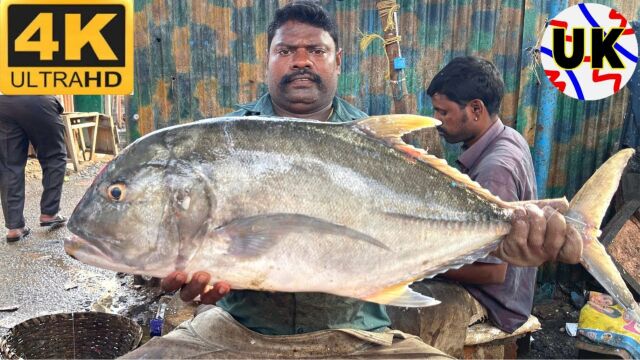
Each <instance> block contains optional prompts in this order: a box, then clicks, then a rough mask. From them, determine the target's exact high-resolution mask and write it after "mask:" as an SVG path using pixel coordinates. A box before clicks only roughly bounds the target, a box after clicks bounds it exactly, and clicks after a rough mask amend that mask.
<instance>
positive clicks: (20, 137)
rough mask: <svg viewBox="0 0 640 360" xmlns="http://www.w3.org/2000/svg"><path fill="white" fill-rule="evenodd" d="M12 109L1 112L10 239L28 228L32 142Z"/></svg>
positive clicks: (0, 158)
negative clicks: (26, 179)
mask: <svg viewBox="0 0 640 360" xmlns="http://www.w3.org/2000/svg"><path fill="white" fill-rule="evenodd" d="M9 110H10V109H4V111H0V139H1V140H2V141H0V199H1V200H2V212H3V214H4V220H5V227H6V228H7V229H9V232H8V233H7V238H14V237H16V236H19V235H20V234H21V233H22V231H23V230H24V227H25V221H24V216H23V210H24V199H25V191H24V168H25V166H26V163H27V153H28V148H29V141H28V140H27V135H26V134H25V132H24V131H23V130H22V129H21V128H20V127H19V126H18V125H17V124H16V123H15V122H14V121H13V119H11V118H10V117H9V116H7V114H6V112H8V111H9Z"/></svg>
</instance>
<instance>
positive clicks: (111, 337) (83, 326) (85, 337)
mask: <svg viewBox="0 0 640 360" xmlns="http://www.w3.org/2000/svg"><path fill="white" fill-rule="evenodd" d="M141 338H142V329H141V328H140V325H138V324H137V323H136V322H135V321H133V320H130V319H128V318H126V317H123V316H120V315H114V314H106V313H98V312H77V313H63V314H51V315H45V316H40V317H36V318H33V319H29V320H27V321H25V322H22V323H20V324H18V325H16V326H14V327H13V328H11V330H9V333H8V334H7V335H5V336H4V337H3V338H2V339H0V354H2V356H1V357H4V358H8V359H18V358H25V359H54V358H55V359H114V358H116V357H118V356H122V355H124V354H126V353H128V352H129V351H131V350H133V349H135V347H136V346H138V343H139V342H140V339H141Z"/></svg>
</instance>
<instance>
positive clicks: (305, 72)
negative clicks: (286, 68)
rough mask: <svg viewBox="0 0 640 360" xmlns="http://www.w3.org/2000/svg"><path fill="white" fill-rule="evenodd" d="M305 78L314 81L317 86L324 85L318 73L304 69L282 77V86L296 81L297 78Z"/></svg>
mask: <svg viewBox="0 0 640 360" xmlns="http://www.w3.org/2000/svg"><path fill="white" fill-rule="evenodd" d="M301 76H304V77H305V78H309V80H311V81H313V82H314V83H316V84H320V85H322V79H321V78H320V76H319V75H318V74H316V73H313V72H311V71H310V70H307V69H302V70H300V71H296V72H293V73H290V74H287V75H285V76H283V77H282V79H281V80H280V86H284V85H286V84H288V83H290V82H292V81H294V80H296V79H297V78H299V77H301Z"/></svg>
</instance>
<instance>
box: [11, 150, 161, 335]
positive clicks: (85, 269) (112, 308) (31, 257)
mask: <svg viewBox="0 0 640 360" xmlns="http://www.w3.org/2000/svg"><path fill="white" fill-rule="evenodd" d="M108 160H109V159H108V158H106V157H102V158H98V160H97V161H95V162H87V163H84V165H83V166H82V168H81V170H80V171H79V172H73V171H68V177H67V180H66V181H65V183H64V186H63V195H62V202H61V211H60V213H61V214H62V215H65V216H66V217H69V215H71V212H72V211H73V209H74V207H75V205H76V204H77V203H78V201H79V200H80V198H81V197H82V195H83V194H84V192H85V190H86V189H87V187H88V186H89V185H90V184H91V182H92V180H93V178H94V176H95V175H96V174H97V172H98V171H99V169H100V168H101V166H102V165H103V164H104V163H105V162H106V161H108ZM39 171H40V170H39V166H38V164H37V161H36V160H33V159H30V160H29V164H28V165H27V181H26V202H25V210H24V216H25V219H26V223H27V226H29V227H31V229H32V233H31V235H30V236H29V237H27V238H26V239H24V240H22V241H18V242H16V243H7V242H6V241H5V231H4V230H3V231H0V234H2V238H0V336H2V335H4V334H6V333H7V332H8V330H9V329H10V328H11V327H13V326H14V325H16V324H18V323H20V322H22V321H25V320H27V319H30V318H33V317H36V316H40V315H46V314H51V313H60V312H75V311H103V312H111V313H117V314H122V315H126V316H129V317H132V318H134V319H135V320H137V321H138V322H139V323H141V324H142V325H143V326H144V325H145V324H148V320H149V317H150V316H153V315H152V314H154V313H155V308H157V299H158V297H159V296H160V290H159V289H158V288H151V287H147V286H139V285H134V284H133V277H132V276H131V275H126V276H125V275H123V274H116V273H115V272H112V271H108V270H102V269H99V268H95V267H92V266H88V265H85V264H82V263H80V262H79V261H77V260H75V259H73V258H71V257H69V256H68V255H67V254H66V253H65V252H64V248H63V239H64V238H66V237H68V236H70V235H71V234H70V232H69V231H68V230H67V229H66V227H64V226H63V227H60V228H57V229H50V228H45V227H40V226H39V222H38V217H39V214H40V209H39V204H40V195H41V193H42V186H41V176H40V173H39ZM1 212H2V209H1V208H0V213H1ZM0 219H2V224H4V218H3V217H0Z"/></svg>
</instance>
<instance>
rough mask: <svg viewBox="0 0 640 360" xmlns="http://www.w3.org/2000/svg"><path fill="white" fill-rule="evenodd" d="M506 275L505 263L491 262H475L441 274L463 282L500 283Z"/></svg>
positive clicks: (477, 283)
mask: <svg viewBox="0 0 640 360" xmlns="http://www.w3.org/2000/svg"><path fill="white" fill-rule="evenodd" d="M506 275H507V263H500V264H491V263H482V262H475V263H473V264H468V265H465V266H463V267H461V268H460V269H452V270H449V271H447V272H446V273H444V274H442V277H444V278H445V279H449V280H453V281H458V282H461V283H464V284H476V285H488V284H502V283H503V282H504V279H505V277H506Z"/></svg>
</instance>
